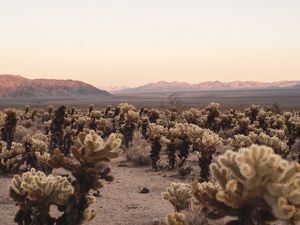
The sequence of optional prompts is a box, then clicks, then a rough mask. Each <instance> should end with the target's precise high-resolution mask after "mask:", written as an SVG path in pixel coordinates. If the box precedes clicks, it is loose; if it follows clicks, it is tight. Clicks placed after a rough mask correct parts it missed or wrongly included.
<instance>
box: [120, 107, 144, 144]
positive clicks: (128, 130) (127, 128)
mask: <svg viewBox="0 0 300 225" xmlns="http://www.w3.org/2000/svg"><path fill="white" fill-rule="evenodd" d="M122 115H123V117H124V118H123V122H124V124H122V125H121V129H120V131H121V133H122V135H123V137H124V144H125V146H126V148H128V147H129V144H130V143H131V142H132V138H133V134H134V130H135V128H136V127H137V123H138V122H139V120H140V116H139V113H138V112H135V111H133V110H131V109H130V110H129V111H127V112H125V113H123V114H122Z"/></svg>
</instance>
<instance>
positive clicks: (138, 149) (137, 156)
mask: <svg viewBox="0 0 300 225" xmlns="http://www.w3.org/2000/svg"><path fill="white" fill-rule="evenodd" d="M150 151H151V146H150V145H149V143H148V142H147V141H146V140H145V139H143V138H142V136H141V134H140V133H137V132H136V133H135V135H134V138H133V143H132V145H131V146H130V147H129V148H128V149H127V150H126V152H125V156H126V158H127V160H129V161H131V162H133V163H134V164H136V165H139V166H148V165H150V164H151V159H150Z"/></svg>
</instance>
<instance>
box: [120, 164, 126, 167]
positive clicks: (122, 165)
mask: <svg viewBox="0 0 300 225" xmlns="http://www.w3.org/2000/svg"><path fill="white" fill-rule="evenodd" d="M118 167H128V165H127V164H119V165H118Z"/></svg>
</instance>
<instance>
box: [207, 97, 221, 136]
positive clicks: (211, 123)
mask: <svg viewBox="0 0 300 225" xmlns="http://www.w3.org/2000/svg"><path fill="white" fill-rule="evenodd" d="M220 109H221V105H220V104H219V103H214V102H212V103H210V104H209V105H208V106H207V107H206V108H205V111H206V112H207V113H208V115H207V126H208V128H210V129H212V130H213V131H218V130H219V129H220V127H219V125H218V120H217V118H218V117H219V116H220ZM219 122H220V121H219Z"/></svg>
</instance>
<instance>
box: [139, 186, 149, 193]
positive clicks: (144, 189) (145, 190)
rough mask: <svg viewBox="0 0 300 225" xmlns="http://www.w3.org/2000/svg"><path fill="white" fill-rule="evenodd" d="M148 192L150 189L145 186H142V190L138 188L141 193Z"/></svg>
mask: <svg viewBox="0 0 300 225" xmlns="http://www.w3.org/2000/svg"><path fill="white" fill-rule="evenodd" d="M149 192H150V190H149V189H148V188H146V187H144V188H143V189H142V190H140V193H141V194H148V193H149Z"/></svg>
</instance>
